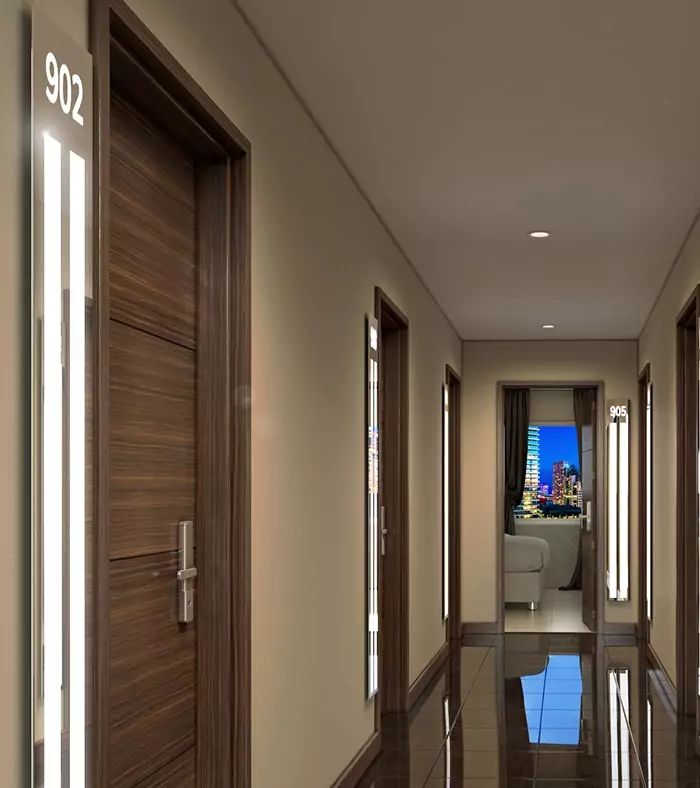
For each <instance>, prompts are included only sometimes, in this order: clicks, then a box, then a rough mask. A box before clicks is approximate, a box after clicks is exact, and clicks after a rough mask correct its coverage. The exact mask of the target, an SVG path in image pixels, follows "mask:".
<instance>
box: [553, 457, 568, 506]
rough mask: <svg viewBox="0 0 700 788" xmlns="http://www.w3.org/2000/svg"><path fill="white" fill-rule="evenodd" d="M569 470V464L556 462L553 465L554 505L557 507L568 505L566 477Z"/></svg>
mask: <svg viewBox="0 0 700 788" xmlns="http://www.w3.org/2000/svg"><path fill="white" fill-rule="evenodd" d="M568 470H569V463H568V462H555V463H554V465H552V503H554V504H556V505H557V506H564V505H565V504H566V477H567V473H568Z"/></svg>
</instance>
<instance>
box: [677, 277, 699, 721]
mask: <svg viewBox="0 0 700 788" xmlns="http://www.w3.org/2000/svg"><path fill="white" fill-rule="evenodd" d="M699 308H700V304H699V294H698V292H696V293H694V294H693V296H692V297H691V299H690V301H689V302H688V304H687V305H686V307H685V309H684V310H683V312H682V314H681V316H680V318H679V320H678V324H677V337H676V342H677V354H678V355H677V365H676V374H677V418H678V422H677V432H676V435H677V437H676V442H677V445H676V452H677V456H676V472H677V474H678V490H677V496H678V500H677V504H678V505H677V513H678V521H677V524H676V671H677V698H678V714H679V715H680V716H683V717H695V718H696V720H697V711H698V710H697V703H698V661H699V659H700V650H699V648H698V360H699V359H698V310H699ZM695 725H697V722H695Z"/></svg>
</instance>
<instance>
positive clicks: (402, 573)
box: [374, 287, 409, 730]
mask: <svg viewBox="0 0 700 788" xmlns="http://www.w3.org/2000/svg"><path fill="white" fill-rule="evenodd" d="M374 315H375V318H376V320H377V323H378V326H379V331H378V333H379V342H378V347H379V414H380V425H383V414H384V408H385V404H386V401H385V391H384V386H383V380H384V359H383V357H382V352H383V333H384V332H386V331H389V330H391V331H394V332H397V333H398V335H399V336H398V352H399V356H400V361H399V364H400V370H399V388H400V390H399V394H398V408H399V414H398V419H399V433H400V436H401V438H402V440H401V441H400V443H399V446H398V448H397V458H396V462H397V469H396V473H397V479H396V486H395V489H394V490H393V491H392V492H389V491H387V490H385V489H384V487H385V485H384V470H385V468H386V455H385V453H384V449H383V441H384V430H383V429H382V428H380V430H379V464H380V473H379V478H380V485H379V506H380V511H381V510H382V509H381V507H386V506H393V507H394V508H395V510H396V511H397V517H396V521H397V523H398V528H399V530H398V533H397V534H396V537H397V538H396V541H395V544H396V546H397V550H396V561H395V562H394V563H393V564H392V566H393V571H391V573H390V574H389V575H387V574H386V573H385V571H384V568H385V565H386V561H384V560H382V561H380V574H379V594H380V599H379V609H380V615H381V618H380V626H379V692H378V693H377V701H376V704H375V713H376V714H377V715H378V716H377V730H379V729H380V727H381V725H380V720H381V715H382V713H385V712H386V713H388V712H405V711H408V704H409V672H408V638H409V608H408V605H409V595H408V589H409V586H408V571H409V563H408V362H409V348H408V318H407V317H406V315H404V313H403V312H402V311H401V310H400V309H399V308H398V306H397V305H396V304H395V303H394V302H393V301H392V300H391V298H389V296H388V295H387V294H386V293H385V292H384V291H383V290H382V289H381V288H379V287H377V288H375V307H374ZM390 495H391V497H389V496H390ZM379 539H380V541H381V534H379ZM378 550H379V553H378V554H379V555H381V549H380V546H379V545H378ZM387 599H388V600H389V602H390V610H391V613H392V614H391V616H390V617H389V620H388V623H389V630H390V632H391V641H390V642H389V638H386V630H387V616H386V615H385V612H384V604H385V602H386V601H387ZM387 642H389V646H390V649H389V650H390V654H391V656H390V664H391V669H390V670H382V665H383V656H382V655H383V654H384V653H385V651H386V649H385V645H386V644H387Z"/></svg>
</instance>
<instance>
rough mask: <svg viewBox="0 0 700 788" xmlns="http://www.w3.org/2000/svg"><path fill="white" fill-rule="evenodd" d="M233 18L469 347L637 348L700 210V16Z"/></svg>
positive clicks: (252, 6)
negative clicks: (477, 343) (248, 26)
mask: <svg viewBox="0 0 700 788" xmlns="http://www.w3.org/2000/svg"><path fill="white" fill-rule="evenodd" d="M240 6H241V7H242V9H243V11H244V13H245V15H246V16H247V18H248V19H249V20H250V21H251V23H252V24H253V26H254V27H255V28H256V29H257V31H258V33H259V34H260V36H261V38H262V39H263V41H264V42H265V44H266V45H267V47H268V48H269V50H270V51H271V52H272V54H273V55H274V57H275V59H276V60H277V61H278V63H279V64H280V66H281V68H282V69H283V70H284V72H285V74H286V75H287V77H288V78H289V80H290V81H291V83H292V84H293V85H294V86H295V88H296V90H297V91H298V93H299V94H300V96H301V97H302V99H303V100H304V102H305V103H306V105H307V106H308V108H309V110H310V111H311V113H312V115H313V116H314V117H315V119H316V120H317V121H318V123H319V124H320V126H321V127H322V129H323V130H324V131H325V133H326V134H327V136H328V137H329V139H330V140H331V141H332V144H333V145H334V147H335V148H336V150H337V151H338V153H339V154H340V156H341V157H342V159H343V160H344V161H345V163H346V164H347V166H348V167H349V168H350V170H351V171H352V173H353V174H354V176H355V177H356V179H357V181H358V182H359V184H360V185H361V187H362V189H363V190H364V191H365V193H366V194H367V195H368V197H369V199H370V200H371V202H372V203H373V205H374V206H375V207H376V209H377V210H378V211H379V213H380V214H381V216H382V217H383V218H384V220H385V222H386V224H387V225H388V227H389V228H390V230H391V231H392V232H393V234H394V235H395V237H396V238H397V239H398V241H399V243H400V244H401V246H402V247H403V249H404V250H405V252H406V254H407V255H408V257H409V259H410V260H411V262H412V263H413V265H414V266H415V268H416V269H417V271H418V273H419V274H420V276H421V277H422V279H423V281H424V282H425V283H426V285H427V286H428V288H429V289H430V291H431V292H432V293H433V295H434V296H435V298H436V299H437V300H438V302H439V303H440V305H441V306H442V307H443V309H444V310H445V312H446V314H447V315H448V317H449V318H450V320H451V321H452V323H453V324H454V326H455V327H456V329H457V330H458V331H459V333H460V334H461V335H462V337H464V338H466V339H533V338H534V339H545V338H546V339H555V338H561V339H569V338H578V339H594V338H634V337H637V336H638V335H639V332H640V330H641V328H642V326H643V324H644V321H645V319H646V317H647V315H648V314H649V311H650V309H651V307H652V305H653V302H654V300H655V298H656V296H657V295H658V293H659V290H660V288H661V286H662V284H663V281H664V279H665V277H666V275H667V274H668V271H669V269H670V266H671V264H672V263H673V260H674V258H675V256H676V254H677V253H678V250H679V248H680V245H681V243H682V241H683V238H684V236H685V234H686V232H687V231H688V229H689V227H690V225H691V223H692V221H693V218H694V216H695V213H696V211H697V209H698V206H699V205H700V32H699V31H700V2H699V0H579V2H575V0H352V1H351V2H348V1H347V0H343V1H342V2H341V0H294V1H293V2H290V0H240ZM539 229H544V230H549V231H551V233H552V237H551V238H548V239H546V240H533V239H531V238H530V237H528V232H529V231H531V230H539ZM542 323H555V324H556V326H557V327H556V329H555V330H554V331H547V332H545V331H543V330H542V329H541V328H540V326H541V324H542Z"/></svg>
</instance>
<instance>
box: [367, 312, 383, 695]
mask: <svg viewBox="0 0 700 788" xmlns="http://www.w3.org/2000/svg"><path fill="white" fill-rule="evenodd" d="M378 354H379V334H378V326H377V322H376V320H374V319H373V318H368V344H367V379H368V391H367V463H368V468H367V585H368V589H367V655H366V656H367V697H368V698H372V697H373V696H374V695H375V694H376V692H377V690H378V688H379V518H380V510H379V401H378V396H379V362H378Z"/></svg>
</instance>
